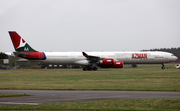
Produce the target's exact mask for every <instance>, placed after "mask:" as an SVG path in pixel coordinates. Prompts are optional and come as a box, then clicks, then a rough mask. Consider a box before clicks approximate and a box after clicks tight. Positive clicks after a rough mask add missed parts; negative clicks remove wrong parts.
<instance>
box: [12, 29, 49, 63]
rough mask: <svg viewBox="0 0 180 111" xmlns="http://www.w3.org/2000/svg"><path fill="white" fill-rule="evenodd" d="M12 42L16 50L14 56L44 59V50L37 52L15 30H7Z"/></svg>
mask: <svg viewBox="0 0 180 111" xmlns="http://www.w3.org/2000/svg"><path fill="white" fill-rule="evenodd" d="M9 35H10V37H11V40H12V43H13V45H14V48H15V50H16V52H14V55H15V56H18V57H21V58H25V59H30V60H45V59H46V55H45V54H44V52H38V51H36V50H34V49H33V48H32V47H31V46H30V45H29V44H28V43H27V42H26V41H25V40H24V39H23V38H22V37H21V36H19V34H18V33H16V32H15V31H9Z"/></svg>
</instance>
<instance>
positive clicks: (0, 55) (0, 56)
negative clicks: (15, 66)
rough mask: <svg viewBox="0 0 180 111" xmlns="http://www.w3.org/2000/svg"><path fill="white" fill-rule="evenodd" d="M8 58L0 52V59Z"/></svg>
mask: <svg viewBox="0 0 180 111" xmlns="http://www.w3.org/2000/svg"><path fill="white" fill-rule="evenodd" d="M7 58H8V56H7V55H6V54H5V53H2V52H0V59H7Z"/></svg>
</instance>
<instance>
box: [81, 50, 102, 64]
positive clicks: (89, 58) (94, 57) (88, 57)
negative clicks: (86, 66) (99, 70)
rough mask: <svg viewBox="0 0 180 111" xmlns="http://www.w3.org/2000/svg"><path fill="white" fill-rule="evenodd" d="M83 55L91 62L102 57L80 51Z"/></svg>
mask: <svg viewBox="0 0 180 111" xmlns="http://www.w3.org/2000/svg"><path fill="white" fill-rule="evenodd" d="M82 54H83V56H85V57H86V58H87V59H88V60H90V61H93V62H97V61H98V60H101V59H102V58H100V57H98V56H91V55H88V54H86V53H85V52H82Z"/></svg>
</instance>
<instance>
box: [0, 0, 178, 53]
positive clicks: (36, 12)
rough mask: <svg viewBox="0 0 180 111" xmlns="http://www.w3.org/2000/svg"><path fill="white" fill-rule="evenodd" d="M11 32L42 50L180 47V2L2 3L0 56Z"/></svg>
mask: <svg viewBox="0 0 180 111" xmlns="http://www.w3.org/2000/svg"><path fill="white" fill-rule="evenodd" d="M8 31H16V32H18V33H19V35H20V36H21V37H23V38H24V40H25V41H26V42H28V43H29V44H30V45H31V46H32V47H33V48H34V49H36V50H38V51H125V50H127V51H132V50H133V51H134V50H135V51H136V50H142V49H153V48H171V47H180V0H0V38H1V39H0V52H10V51H14V47H13V45H12V42H11V39H10V37H9V34H8Z"/></svg>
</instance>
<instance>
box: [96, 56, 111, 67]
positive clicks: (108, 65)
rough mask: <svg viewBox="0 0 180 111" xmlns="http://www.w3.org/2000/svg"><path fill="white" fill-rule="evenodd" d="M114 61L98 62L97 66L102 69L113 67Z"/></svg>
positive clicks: (103, 60) (104, 60)
mask: <svg viewBox="0 0 180 111" xmlns="http://www.w3.org/2000/svg"><path fill="white" fill-rule="evenodd" d="M113 63H114V59H111V58H106V59H102V60H100V61H99V66H100V67H102V68H110V67H112V66H113Z"/></svg>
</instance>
